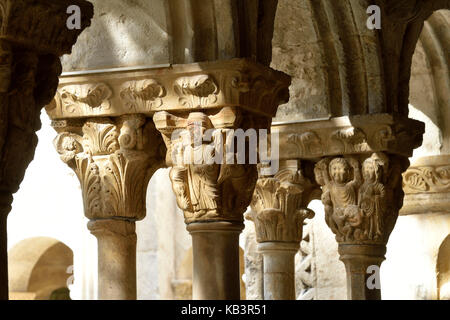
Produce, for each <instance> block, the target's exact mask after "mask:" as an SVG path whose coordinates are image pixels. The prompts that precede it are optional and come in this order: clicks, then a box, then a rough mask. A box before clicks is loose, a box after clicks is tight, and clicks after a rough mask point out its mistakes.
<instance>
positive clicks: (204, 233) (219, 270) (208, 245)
mask: <svg viewBox="0 0 450 320" xmlns="http://www.w3.org/2000/svg"><path fill="white" fill-rule="evenodd" d="M243 228H244V225H243V224H241V223H229V222H210V223H208V222H207V223H192V224H189V225H188V226H187V230H188V231H189V232H190V234H191V236H192V250H193V255H194V257H193V258H194V265H193V268H194V270H193V271H194V272H193V299H194V300H239V299H240V279H239V277H240V275H239V234H240V233H241V231H242V230H243Z"/></svg>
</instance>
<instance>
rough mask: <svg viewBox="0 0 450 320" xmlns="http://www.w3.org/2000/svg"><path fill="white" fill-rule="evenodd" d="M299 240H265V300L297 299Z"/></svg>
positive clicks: (262, 250) (262, 249) (259, 247)
mask: <svg viewBox="0 0 450 320" xmlns="http://www.w3.org/2000/svg"><path fill="white" fill-rule="evenodd" d="M299 248H300V245H299V243H298V242H292V243H289V242H263V243H259V244H258V251H259V252H261V254H262V255H263V259H264V300H295V254H296V253H297V252H298V250H299Z"/></svg>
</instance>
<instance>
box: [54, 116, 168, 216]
mask: <svg viewBox="0 0 450 320" xmlns="http://www.w3.org/2000/svg"><path fill="white" fill-rule="evenodd" d="M53 127H54V128H55V130H56V131H57V132H58V133H59V134H58V136H57V137H56V139H55V141H54V144H55V148H56V150H57V151H58V153H59V154H60V157H61V160H63V161H64V162H65V163H66V164H68V165H69V166H70V167H71V168H72V169H73V170H74V171H75V172H76V174H77V176H78V178H79V180H80V184H81V189H82V192H83V202H84V210H85V215H86V217H88V218H89V219H107V218H124V219H130V220H140V219H143V218H144V217H145V213H146V209H145V207H146V202H145V199H146V190H147V185H148V182H149V180H150V178H151V176H152V175H153V173H154V172H155V171H156V170H157V169H158V168H160V167H162V166H163V157H164V152H165V148H164V144H163V142H162V140H161V137H160V135H159V132H158V131H156V129H155V127H154V124H153V122H152V121H151V119H147V118H146V117H145V116H144V115H139V114H134V115H127V116H122V117H117V118H91V119H84V120H63V121H53Z"/></svg>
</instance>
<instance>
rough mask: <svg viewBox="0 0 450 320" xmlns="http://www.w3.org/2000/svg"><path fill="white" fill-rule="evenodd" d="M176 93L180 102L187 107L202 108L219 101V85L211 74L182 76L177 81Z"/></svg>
mask: <svg viewBox="0 0 450 320" xmlns="http://www.w3.org/2000/svg"><path fill="white" fill-rule="evenodd" d="M174 90H175V93H176V94H177V95H178V96H179V97H180V98H179V100H178V101H179V103H180V105H181V106H183V107H186V108H190V109H191V108H201V107H206V106H208V105H211V104H214V103H215V102H216V101H217V94H218V93H219V87H218V86H217V84H216V82H215V81H214V79H213V78H212V77H211V76H209V75H198V76H192V77H182V78H179V79H178V80H176V81H175V85H174Z"/></svg>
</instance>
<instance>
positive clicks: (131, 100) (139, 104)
mask: <svg viewBox="0 0 450 320" xmlns="http://www.w3.org/2000/svg"><path fill="white" fill-rule="evenodd" d="M165 95H166V89H165V88H164V87H163V86H162V85H160V84H159V83H158V82H157V81H155V80H153V79H146V80H140V81H130V82H127V83H125V85H124V88H123V89H122V91H121V92H120V97H121V98H122V100H123V101H125V106H126V108H128V109H129V110H133V111H137V110H147V111H150V110H151V109H152V108H159V107H161V106H162V105H163V100H162V98H163V97H164V96H165Z"/></svg>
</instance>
